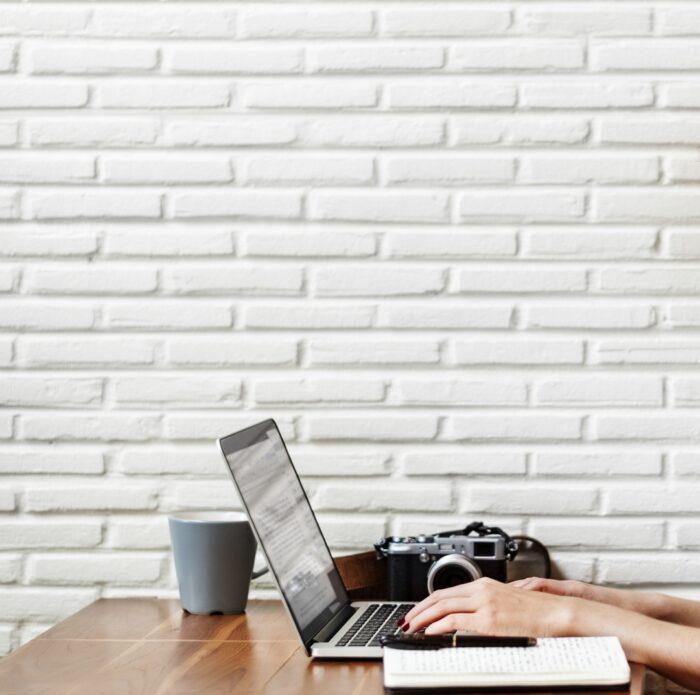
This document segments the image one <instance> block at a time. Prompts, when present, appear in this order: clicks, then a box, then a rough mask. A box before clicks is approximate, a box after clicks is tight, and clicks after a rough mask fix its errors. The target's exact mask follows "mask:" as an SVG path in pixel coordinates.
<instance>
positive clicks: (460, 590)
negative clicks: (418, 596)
mask: <svg viewBox="0 0 700 695" xmlns="http://www.w3.org/2000/svg"><path fill="white" fill-rule="evenodd" d="M478 581H481V580H477V582H468V583H467V584H459V585H458V586H451V587H449V588H448V589H439V590H438V591H434V592H433V593H432V594H430V596H427V597H426V598H424V599H423V600H422V601H421V602H420V603H417V604H416V605H415V606H413V608H411V610H410V611H409V612H408V613H406V615H405V616H404V620H405V621H406V622H407V623H410V622H411V621H412V620H413V619H414V618H415V617H416V616H417V615H418V614H419V613H420V612H422V611H424V610H425V609H426V608H430V606H432V605H433V604H435V603H437V602H438V601H442V600H443V599H446V598H455V597H458V596H464V597H468V596H471V595H472V594H473V592H474V589H475V587H476V585H477V583H478Z"/></svg>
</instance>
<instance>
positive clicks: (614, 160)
mask: <svg viewBox="0 0 700 695" xmlns="http://www.w3.org/2000/svg"><path fill="white" fill-rule="evenodd" d="M659 174H660V168H659V159H658V157H646V156H645V157H639V156H635V157H631V156H629V155H627V156H624V157H622V156H610V155H605V156H600V155H598V154H594V155H586V154H581V153H578V154H577V155H576V156H573V157H572V156H570V155H565V156H561V155H558V156H555V155H532V156H528V157H523V159H522V160H521V164H520V168H519V170H518V176H519V178H520V179H521V180H522V181H523V182H525V183H569V184H588V183H598V184H608V183H619V184H624V183H654V182H656V181H658V180H659Z"/></svg>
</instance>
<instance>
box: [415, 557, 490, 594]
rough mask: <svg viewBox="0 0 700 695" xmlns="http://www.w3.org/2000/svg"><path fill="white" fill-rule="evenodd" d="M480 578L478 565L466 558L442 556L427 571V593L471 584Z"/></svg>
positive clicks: (480, 573)
mask: <svg viewBox="0 0 700 695" xmlns="http://www.w3.org/2000/svg"><path fill="white" fill-rule="evenodd" d="M482 576H483V574H482V572H481V568H480V567H479V565H477V564H476V562H474V561H473V560H470V559H469V558H468V557H465V556H464V555H458V554H457V553H452V554H451V555H444V556H443V557H441V558H440V559H439V560H438V561H437V562H434V563H433V564H432V566H431V567H430V569H429V570H428V593H429V594H432V593H433V591H437V590H438V589H447V588H448V587H450V586H458V585H459V584H466V583H467V582H473V581H474V580H475V579H479V577H482Z"/></svg>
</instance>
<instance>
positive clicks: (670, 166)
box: [664, 157, 700, 183]
mask: <svg viewBox="0 0 700 695" xmlns="http://www.w3.org/2000/svg"><path fill="white" fill-rule="evenodd" d="M664 169H665V171H666V180H667V181H668V182H669V183H697V182H699V181H700V162H699V161H698V160H697V159H695V158H693V159H687V158H685V157H682V158H681V157H667V158H666V161H665V165H664Z"/></svg>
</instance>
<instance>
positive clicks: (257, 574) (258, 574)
mask: <svg viewBox="0 0 700 695" xmlns="http://www.w3.org/2000/svg"><path fill="white" fill-rule="evenodd" d="M269 571H270V570H269V568H267V567H263V568H262V569H261V570H256V569H253V573H252V574H251V575H250V578H251V579H257V578H258V577H262V576H263V574H267V573H268V572H269Z"/></svg>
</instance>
